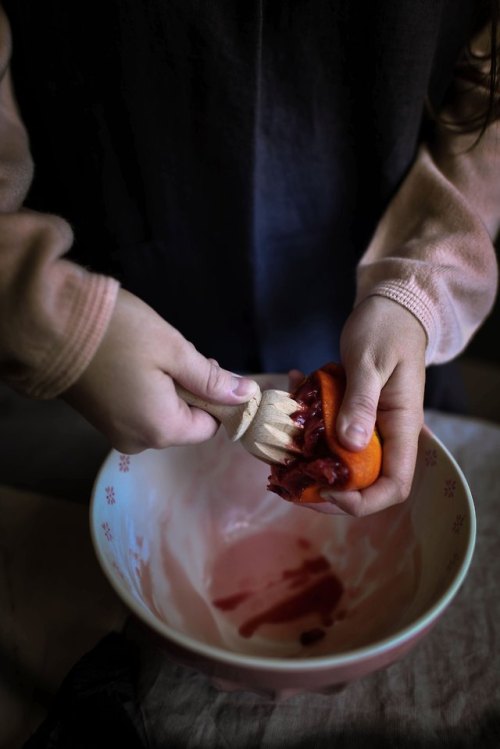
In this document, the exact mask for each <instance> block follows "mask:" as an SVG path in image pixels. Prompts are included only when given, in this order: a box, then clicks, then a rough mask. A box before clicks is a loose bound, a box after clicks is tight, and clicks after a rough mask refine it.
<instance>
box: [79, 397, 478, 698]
mask: <svg viewBox="0 0 500 749" xmlns="http://www.w3.org/2000/svg"><path fill="white" fill-rule="evenodd" d="M270 384H273V385H274V386H280V385H282V383H278V382H275V383H270ZM268 474H269V469H268V466H266V465H265V464H264V463H261V462H259V461H258V460H256V459H255V458H253V457H252V456H250V455H248V454H247V453H246V452H245V450H244V449H243V448H242V447H241V446H240V445H238V444H233V443H231V442H229V440H228V439H227V438H226V436H225V434H224V432H223V430H220V431H219V432H218V434H217V435H216V437H215V438H214V439H213V440H210V441H209V442H207V443H205V444H203V445H198V446H189V447H175V448H169V449H167V450H162V451H152V450H150V451H146V452H143V453H141V454H139V455H134V456H126V455H121V454H119V453H117V452H115V451H112V452H111V453H110V454H109V456H108V457H107V459H106V461H105V462H104V464H103V466H102V468H101V470H100V473H99V475H98V477H97V479H96V482H95V486H94V490H93V496H92V502H91V533H92V540H93V544H94V547H95V551H96V554H97V558H98V560H99V562H100V564H101V566H102V569H103V571H104V574H105V575H106V577H107V578H108V580H109V581H110V583H111V585H112V586H113V588H114V589H115V591H116V592H117V594H118V596H119V597H120V598H121V599H122V600H123V601H124V603H125V604H126V605H127V606H128V607H129V609H130V611H131V612H133V613H134V614H135V615H136V617H137V618H138V619H139V620H140V621H141V622H142V623H143V624H145V625H146V626H147V628H149V630H150V631H152V633H156V635H157V636H158V638H159V640H160V642H161V643H163V645H164V647H165V648H166V650H167V651H168V652H169V653H170V654H171V655H172V656H173V657H175V658H176V659H178V660H180V661H181V662H184V663H186V664H189V665H191V666H195V667H196V668H198V669H199V670H201V671H204V672H205V673H208V674H209V675H210V676H211V677H212V678H213V679H214V680H215V681H216V682H217V683H218V684H219V685H220V684H222V685H224V686H225V687H229V686H231V687H233V688H234V687H235V688H250V689H258V690H262V689H264V690H271V691H274V692H280V693H284V692H286V693H290V692H294V691H302V690H312V691H324V690H327V689H330V688H332V687H335V685H340V684H344V683H346V682H349V681H352V680H354V679H357V678H359V677H362V676H364V675H366V674H368V673H370V672H372V671H374V670H377V669H380V668H383V667H385V666H387V665H388V664H390V663H392V662H394V661H395V660H397V659H398V658H401V657H402V656H403V655H404V654H405V653H406V652H407V651H409V650H410V649H411V648H413V647H414V646H415V645H416V644H417V642H418V641H419V640H420V639H421V638H422V637H423V636H424V635H425V634H426V633H427V632H429V630H430V629H431V628H432V627H433V626H434V625H435V624H436V622H437V621H438V619H439V617H440V616H441V615H442V614H443V612H444V611H445V610H446V608H447V607H448V606H449V604H450V602H451V601H452V599H453V597H454V596H455V594H456V593H457V591H458V590H459V588H460V586H461V584H462V582H463V580H464V578H465V576H466V574H467V571H468V569H469V565H470V563H471V558H472V554H473V549H474V544H475V533H476V524H475V513H474V505H473V500H472V497H471V493H470V491H469V488H468V486H467V483H466V480H465V478H464V476H463V474H462V472H461V470H460V468H459V466H458V465H457V463H456V462H455V460H454V459H453V457H452V456H451V455H450V453H449V452H448V451H447V449H446V448H445V447H444V445H443V444H442V443H441V442H440V441H439V440H438V439H437V438H436V437H434V436H433V435H432V434H431V433H430V431H429V430H428V429H426V428H424V430H423V431H422V434H421V438H420V444H419V452H418V460H417V468H416V473H415V479H414V483H413V489H412V493H411V496H410V498H409V500H408V501H407V502H406V503H404V504H403V505H398V506H396V507H393V508H390V509H388V510H385V511H383V512H381V513H378V514H376V515H372V516H369V517H367V518H363V519H355V518H350V517H343V516H340V517H339V516H332V515H324V514H321V513H317V512H314V511H313V510H310V509H307V508H303V507H297V506H295V505H292V504H290V503H288V502H285V501H284V500H282V499H280V498H279V497H278V496H276V495H275V494H272V493H269V492H267V490H266V484H267V477H268Z"/></svg>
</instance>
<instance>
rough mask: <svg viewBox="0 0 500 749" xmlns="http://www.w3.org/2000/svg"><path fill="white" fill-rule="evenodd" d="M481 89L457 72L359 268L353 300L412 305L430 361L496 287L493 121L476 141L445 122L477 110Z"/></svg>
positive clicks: (448, 354)
mask: <svg viewBox="0 0 500 749" xmlns="http://www.w3.org/2000/svg"><path fill="white" fill-rule="evenodd" d="M486 97H487V93H486V91H485V89H484V88H482V87H481V86H478V85H474V86H472V85H471V84H470V83H468V82H466V81H464V80H462V79H457V81H456V86H455V89H454V91H453V94H452V96H451V98H450V100H449V101H448V104H447V108H446V110H445V111H444V112H443V115H444V117H445V118H446V119H447V121H448V123H449V124H448V126H447V127H444V126H442V125H438V126H437V128H436V137H435V139H434V140H433V142H432V143H430V144H428V145H426V146H423V147H422V148H421V150H420V152H419V154H418V156H417V159H416V161H415V163H414V165H413V167H412V169H411V171H410V172H409V174H408V176H407V178H406V179H405V181H404V182H403V184H402V186H401V188H400V190H399V191H398V193H397V194H396V196H395V198H394V199H393V201H392V202H391V204H390V206H389V208H388V210H387V211H386V213H385V215H384V216H383V218H382V220H381V222H380V224H379V226H378V227H377V230H376V232H375V235H374V237H373V240H372V242H371V244H370V246H369V248H368V250H367V251H366V253H365V255H364V256H363V258H362V260H361V263H360V264H359V268H358V290H357V298H356V303H359V302H361V301H362V300H363V299H365V298H366V297H367V296H371V295H373V294H377V295H381V296H385V297H388V298H390V299H393V300H394V301H396V302H398V303H399V304H402V305H403V306H404V307H406V308H407V309H408V310H410V311H411V312H412V313H413V314H414V315H415V316H416V317H417V318H418V319H419V321H420V322H421V324H422V325H423V327H424V329H425V331H426V334H427V350H426V362H427V364H435V363H440V362H444V361H448V360H450V359H452V358H454V357H455V356H457V355H458V354H459V353H460V352H461V351H462V350H463V349H464V348H465V347H466V345H467V343H468V342H469V340H470V339H471V337H472V336H473V335H474V333H475V332H476V330H477V329H478V328H479V326H480V325H481V324H482V322H483V321H484V319H485V318H486V317H487V315H488V314H489V312H490V311H491V308H492V306H493V303H494V301H495V296H496V291H497V278H498V269H497V259H496V255H495V250H494V246H493V240H494V238H495V237H496V234H497V232H498V227H499V226H500V127H499V123H498V121H494V122H492V123H491V124H490V125H489V127H488V128H487V129H486V131H485V133H484V134H483V137H482V139H481V140H480V142H479V144H478V145H476V146H474V147H473V148H470V146H471V145H472V143H473V141H474V140H475V139H476V138H477V133H475V134H468V135H465V134H463V133H461V132H460V131H459V130H458V128H457V129H453V128H452V127H450V126H449V125H452V124H453V122H455V123H457V124H458V123H459V122H461V121H462V120H463V119H464V117H465V116H469V115H470V114H471V113H472V112H478V111H479V112H481V111H483V110H484V105H485V100H486Z"/></svg>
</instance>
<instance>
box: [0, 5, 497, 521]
mask: <svg viewBox="0 0 500 749" xmlns="http://www.w3.org/2000/svg"><path fill="white" fill-rule="evenodd" d="M458 5H459V7H458ZM458 5H457V4H454V3H449V2H446V0H440V2H432V3H431V2H427V0H426V1H425V2H423V3H420V4H419V5H418V7H416V6H415V4H414V3H412V2H410V1H409V0H400V2H391V1H390V0H388V2H385V3H378V4H370V7H365V6H364V5H360V4H358V3H350V2H346V0H337V1H336V2H326V0H325V2H323V1H322V2H316V3H310V2H305V3H285V2H276V3H266V2H265V1H264V0H262V1H261V2H257V3H252V4H248V5H245V7H240V6H236V5H234V6H233V4H231V3H227V2H216V3H207V4H206V5H200V4H199V3H191V2H184V3H182V4H179V3H176V2H173V1H172V2H166V1H165V2H159V1H158V2H153V3H147V4H142V3H137V2H134V0H129V1H128V2H125V3H123V2H112V1H110V2H107V3H105V4H104V5H102V4H101V5H100V6H99V8H95V9H94V8H93V7H92V4H90V5H89V4H88V3H81V2H73V3H71V4H68V3H64V2H57V1H55V2H53V3H51V4H50V6H46V4H37V3H30V2H29V0H16V2H10V0H4V1H3V10H2V11H1V13H0V61H1V63H0V70H1V109H0V131H1V140H0V149H1V151H0V174H1V181H0V209H1V213H0V310H1V311H0V376H1V378H2V380H3V381H4V382H6V383H7V384H8V385H9V386H11V387H13V388H14V389H16V390H17V391H19V392H21V393H23V394H24V395H26V396H28V397H34V398H56V397H61V398H63V399H65V400H66V401H67V402H68V403H69V404H70V405H71V406H72V407H74V408H76V409H77V410H78V411H80V412H81V413H82V414H83V415H84V416H85V417H86V418H87V419H88V420H89V421H90V422H91V423H92V424H94V425H95V427H96V428H97V429H99V430H101V431H102V432H103V434H105V435H106V436H107V437H108V438H109V440H110V442H111V444H112V445H113V446H114V447H115V448H116V449H118V450H120V451H122V452H124V453H134V452H138V451H141V450H143V449H146V448H163V447H166V446H169V445H172V444H187V443H194V442H199V441H203V440H206V439H209V438H210V437H211V436H212V435H213V434H214V432H215V430H216V429H217V426H218V425H217V423H216V422H215V421H214V420H213V419H212V418H211V417H210V416H209V415H208V414H206V413H204V412H202V411H200V410H197V409H191V408H189V407H188V406H187V405H186V403H184V402H183V401H182V400H181V399H179V398H178V397H177V395H176V391H175V384H176V383H178V384H180V385H182V386H183V387H184V388H186V389H188V390H191V391H192V392H194V393H195V394H197V395H199V396H202V397H205V398H207V399H209V400H213V401H214V402H218V403H224V404H237V403H242V402H245V401H246V400H248V399H249V398H250V397H251V396H252V394H253V393H254V391H255V382H254V380H253V378H252V376H251V374H252V373H255V372H258V371H264V372H266V371H267V372H272V371H280V372H288V371H290V372H291V374H292V377H295V378H296V377H297V376H298V375H297V373H298V372H299V373H300V372H306V373H307V372H309V371H312V370H313V369H315V368H317V367H319V366H321V365H322V364H324V363H326V362H327V361H338V360H340V361H341V362H342V364H343V366H344V368H345V370H346V375H347V391H346V394H345V398H344V402H343V404H342V408H341V411H340V413H339V417H338V421H337V429H338V433H339V438H340V440H341V442H342V443H343V444H344V445H345V446H346V447H347V448H350V449H353V450H357V449H360V448H361V447H362V446H363V445H364V444H365V443H366V441H367V440H368V438H369V435H370V434H371V432H372V430H373V428H374V425H375V423H377V425H378V428H379V431H380V433H381V436H382V438H383V442H384V461H383V470H382V475H381V477H380V478H379V480H378V481H377V482H376V483H375V484H374V485H373V486H371V487H370V488H368V489H366V490H364V491H363V492H348V493H343V494H342V493H336V494H334V495H330V496H328V499H329V500H330V502H329V504H328V505H327V508H328V511H331V512H334V513H342V512H344V513H349V514H353V515H358V516H360V515H364V514H367V513H372V512H376V511H379V510H380V509H382V508H384V507H387V506H390V505H391V504H394V503H396V502H401V501H403V500H404V499H405V498H406V497H407V496H408V493H409V491H410V487H411V482H412V478H413V472H414V469H415V461H416V453H417V443H418V436H419V432H420V430H421V427H422V423H423V402H424V393H425V382H426V371H428V368H429V366H430V365H440V364H442V363H445V362H449V361H451V360H453V359H454V358H455V357H456V356H457V355H458V354H459V353H460V352H461V351H463V350H464V348H465V347H466V345H467V344H468V342H469V341H470V339H471V337H472V336H473V335H474V333H475V332H476V331H477V330H478V328H479V327H480V325H481V324H482V322H483V321H484V320H485V319H486V317H487V316H488V314H489V312H490V311H491V309H492V306H493V304H494V300H495V296H496V289H497V261H496V256H495V250H494V246H493V241H494V239H495V237H496V234H497V231H498V227H499V220H500V180H499V178H498V166H499V163H500V162H499V158H500V154H499V147H498V143H499V142H500V141H499V125H498V118H497V116H496V114H497V113H496V108H495V106H496V105H495V100H494V98H492V95H491V94H492V90H491V88H490V81H492V80H493V82H495V75H494V73H495V68H494V61H495V55H494V54H493V55H490V54H489V53H490V52H491V40H492V39H494V38H495V33H496V25H495V24H496V20H495V18H496V17H495V15H494V14H493V15H492V11H491V8H490V4H489V3H483V2H479V3H478V2H472V0H470V1H468V0H463V2H461V3H460V4H458ZM491 19H493V22H491ZM472 38H473V39H474V42H473V47H474V50H475V53H474V55H473V57H472V58H471V57H470V56H469V57H468V58H465V57H464V55H463V54H462V53H461V51H462V50H464V49H465V48H466V47H467V45H468V43H469V42H470V40H471V39H472ZM493 52H495V49H494V50H493ZM11 54H12V60H11ZM464 60H465V62H464ZM471 60H472V62H471ZM466 63H467V64H466ZM474 76H475V77H474ZM12 78H13V80H14V89H13V87H12ZM476 79H477V80H476ZM493 93H494V92H493ZM431 109H432V110H434V111H436V112H438V113H439V116H436V117H430V116H427V113H428V112H429V111H431ZM488 112H489V114H490V116H489V117H488ZM485 118H487V119H485ZM470 122H472V123H473V125H472V126H471V127H470V128H469V127H467V126H462V125H463V124H464V123H470ZM478 123H479V124H478ZM478 134H479V135H480V137H478ZM33 161H34V163H35V169H34V172H33V166H32V164H33ZM217 362H220V364H219V363H217Z"/></svg>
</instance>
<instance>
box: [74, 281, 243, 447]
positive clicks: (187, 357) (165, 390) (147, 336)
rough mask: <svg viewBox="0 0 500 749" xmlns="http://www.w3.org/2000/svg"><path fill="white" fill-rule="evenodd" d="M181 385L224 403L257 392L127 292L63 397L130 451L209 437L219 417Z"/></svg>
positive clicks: (121, 295) (114, 442) (240, 400)
mask: <svg viewBox="0 0 500 749" xmlns="http://www.w3.org/2000/svg"><path fill="white" fill-rule="evenodd" d="M174 383H179V384H180V385H182V386H183V387H184V388H186V390H190V391H191V392H192V393H194V394H195V395H198V396H201V397H202V398H203V399H205V400H209V401H213V402H214V403H220V404H225V405H233V404H234V405H237V404H240V403H245V402H246V401H248V400H249V399H250V398H251V397H252V395H253V394H254V393H255V391H256V390H257V383H255V382H254V381H253V380H250V379H248V378H246V377H245V378H242V377H239V376H237V375H235V374H233V373H231V372H228V371H227V370H225V369H221V367H219V365H218V364H217V362H215V361H214V360H212V359H206V358H205V357H204V356H203V355H202V354H200V353H199V351H197V350H196V349H195V347H194V346H193V344H191V343H189V341H187V340H186V339H185V338H184V337H183V336H182V335H181V334H180V333H179V331H177V330H176V329H175V328H173V327H172V326H171V325H169V324H168V323H167V322H166V321H165V320H163V318H161V317H160V316H159V315H158V314H157V313H156V312H155V311H154V310H153V309H151V307H149V306H148V305H147V304H145V303H144V302H142V301H141V300H140V299H138V297H136V296H134V295H133V294H130V293H129V292H127V291H125V290H123V289H121V290H120V291H119V293H118V299H117V303H116V308H115V311H114V313H113V316H112V318H111V320H110V323H109V327H108V329H107V331H106V333H105V335H104V338H103V340H102V341H101V343H100V345H99V347H98V349H97V351H96V353H95V355H94V357H93V358H92V360H91V362H90V364H89V365H88V367H87V368H86V369H85V371H84V372H83V374H82V375H81V376H80V378H79V379H78V380H77V381H76V383H75V384H74V385H72V386H71V387H70V388H69V389H68V390H67V391H66V392H65V393H63V395H62V397H63V399H64V400H65V401H67V402H68V403H69V404H70V405H71V406H72V407H73V408H75V409H76V410H77V411H79V412H80V413H81V414H82V415H83V416H84V417H85V418H86V419H87V420H88V421H89V422H90V423H91V424H93V425H94V426H95V427H96V428H97V429H98V430H99V431H100V432H102V433H103V434H104V435H105V436H106V437H107V438H108V439H109V440H110V442H111V445H112V446H113V447H114V448H115V449H116V450H119V451H120V452H123V453H128V454H132V453H138V452H141V451H142V450H145V449H147V448H157V449H159V448H164V447H169V446H170V445H181V444H190V443H196V442H203V441H205V440H207V439H209V438H210V437H212V436H213V435H214V434H215V432H216V431H217V429H218V426H219V424H218V422H217V421H216V420H215V419H214V418H213V417H212V416H210V415H209V414H207V413H205V411H201V410H199V409H197V408H190V407H189V406H188V405H187V404H186V403H185V402H184V401H183V400H181V399H180V398H179V397H178V396H177V393H176V391H175V384H174Z"/></svg>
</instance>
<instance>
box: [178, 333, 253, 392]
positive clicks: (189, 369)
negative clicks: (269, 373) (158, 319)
mask: <svg viewBox="0 0 500 749" xmlns="http://www.w3.org/2000/svg"><path fill="white" fill-rule="evenodd" d="M176 369H177V371H178V374H177V375H174V376H175V379H176V381H177V382H178V383H179V384H180V385H182V386H183V387H184V388H186V390H190V391H191V392H192V393H194V394H195V395H198V396H200V397H201V398H203V399H204V400H208V401H211V402H213V403H222V404H227V405H232V404H238V403H245V402H246V401H248V400H250V398H251V397H252V396H253V395H256V393H257V392H258V390H259V386H258V385H257V383H256V382H255V380H252V379H250V378H249V377H241V376H240V375H237V374H235V373H234V372H230V371H229V370H227V369H223V368H222V367H220V366H219V364H218V362H216V361H215V359H206V358H205V357H204V356H203V355H202V354H200V352H199V351H197V350H196V349H195V348H191V347H190V348H189V351H187V352H186V354H185V356H184V357H183V360H182V364H181V365H178V366H177V367H176Z"/></svg>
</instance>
